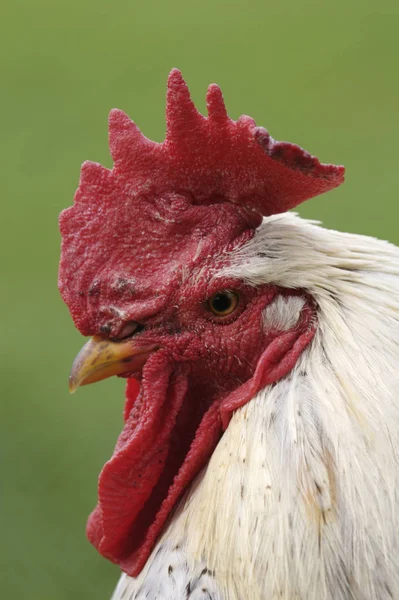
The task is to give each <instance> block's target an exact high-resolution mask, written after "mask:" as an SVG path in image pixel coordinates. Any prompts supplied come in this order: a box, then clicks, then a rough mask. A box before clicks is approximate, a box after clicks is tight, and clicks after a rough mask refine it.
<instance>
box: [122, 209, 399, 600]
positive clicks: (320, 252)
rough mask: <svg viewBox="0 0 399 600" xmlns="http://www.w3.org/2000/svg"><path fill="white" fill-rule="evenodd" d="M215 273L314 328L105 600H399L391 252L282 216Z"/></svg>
mask: <svg viewBox="0 0 399 600" xmlns="http://www.w3.org/2000/svg"><path fill="white" fill-rule="evenodd" d="M228 273H229V275H234V276H235V277H237V278H240V279H244V280H246V281H248V282H250V283H251V284H253V285H258V284H263V283H273V284H276V285H278V286H282V287H284V288H288V289H293V288H294V289H295V288H297V289H298V288H299V289H303V290H305V291H306V292H308V293H309V294H310V295H311V296H312V297H313V298H314V300H315V301H316V303H317V307H318V310H317V315H318V317H317V318H318V326H317V332H316V335H315V337H314V339H313V341H312V342H311V344H310V345H309V347H308V348H307V349H306V350H305V351H304V352H303V354H302V356H301V357H300V359H299V361H298V363H297V365H296V367H295V368H294V370H293V371H292V372H291V373H290V374H289V375H288V376H287V377H285V378H284V379H283V380H281V381H279V382H278V383H277V384H274V385H272V386H269V387H267V388H265V389H263V390H262V391H261V392H260V393H259V394H258V395H257V396H256V397H255V398H254V399H253V400H252V401H251V402H250V403H248V404H247V405H246V406H244V407H243V408H242V409H240V410H238V411H237V412H236V413H235V414H234V417H233V419H232V421H231V423H230V425H229V427H228V428H227V430H226V432H225V433H224V435H223V437H222V439H221V440H220V442H219V444H218V446H217V448H216V450H215V452H214V454H213V455H212V458H211V460H210V462H209V464H208V466H207V467H206V469H205V470H204V471H203V472H202V473H201V474H200V475H199V476H198V477H197V479H196V481H195V482H194V484H193V485H192V486H191V489H190V490H189V492H188V493H187V494H186V496H185V497H184V498H183V500H182V501H181V502H180V505H179V507H178V509H177V510H176V511H175V514H174V515H172V518H171V519H170V521H169V524H168V526H167V527H166V528H165V530H164V533H163V535H162V537H161V539H160V540H159V541H158V543H157V545H156V547H155V549H154V551H153V553H152V555H151V557H150V559H149V560H148V562H147V564H146V566H145V568H144V569H143V571H142V573H141V574H140V576H139V577H138V578H137V579H133V578H130V577H128V576H127V575H122V578H121V580H120V582H119V585H118V587H117V589H116V591H115V593H114V596H113V600H122V599H123V600H144V599H150V600H155V599H159V600H160V599H164V600H169V599H170V600H172V599H180V598H187V599H190V600H199V599H208V600H210V599H211V600H244V599H248V600H277V599H278V600H281V599H284V600H349V599H353V600H385V599H397V598H399V541H398V530H399V527H398V525H399V501H398V488H399V461H398V458H399V457H398V450H399V385H398V384H399V381H398V379H399V375H398V373H399V249H398V248H396V247H395V246H393V245H391V244H389V243H387V242H383V241H379V240H375V239H373V238H369V237H364V236H359V235H350V234H346V233H339V232H335V231H329V230H326V229H323V228H321V227H319V226H318V224H317V223H314V222H310V221H305V220H303V219H301V218H299V217H298V216H296V215H294V214H292V213H285V214H282V215H278V216H273V217H269V218H265V219H264V221H263V223H262V225H261V227H260V228H259V229H258V230H257V232H256V235H255V237H254V238H253V239H252V240H251V241H250V242H249V243H248V244H247V245H246V246H244V247H243V248H241V249H240V250H239V251H237V253H236V254H235V256H234V265H233V266H231V267H229V271H228ZM220 274H221V273H220ZM218 275H219V274H215V277H217V276H218ZM223 275H226V270H225V271H224V272H223ZM300 309H301V300H300V299H298V298H291V299H288V300H286V299H283V298H282V297H280V298H279V297H277V299H276V300H275V302H274V303H273V305H272V306H271V307H270V306H269V307H268V308H267V309H266V311H265V313H264V315H263V321H264V322H263V324H260V326H265V327H268V326H270V324H275V323H279V324H280V326H283V325H284V323H285V324H286V327H287V328H290V327H292V325H293V324H294V323H295V320H296V319H297V318H298V315H299V312H300Z"/></svg>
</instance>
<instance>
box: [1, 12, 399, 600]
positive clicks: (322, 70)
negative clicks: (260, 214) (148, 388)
mask: <svg viewBox="0 0 399 600" xmlns="http://www.w3.org/2000/svg"><path fill="white" fill-rule="evenodd" d="M323 6H325V8H323ZM327 6H328V5H327V3H326V4H325V5H323V3H320V2H314V1H313V2H311V1H307V2H306V1H301V0H289V1H281V2H280V3H277V2H269V1H267V0H258V1H254V2H251V1H249V2H245V1H243V0H242V1H240V2H234V1H231V2H218V1H217V0H213V1H212V0H202V1H201V2H190V1H189V0H169V1H163V2H160V1H158V2H154V1H152V0H147V1H146V2H136V1H134V0H130V1H127V0H124V1H118V0H116V1H114V2H111V1H109V2H106V1H105V0H97V1H96V2H94V1H91V0H69V1H68V2H67V1H61V2H57V1H56V0H35V1H32V0H14V1H13V2H9V3H8V5H7V6H6V7H4V6H3V8H2V9H1V11H2V14H1V17H0V19H1V24H0V27H1V32H0V64H1V96H0V98H1V99H0V102H1V105H2V106H1V116H0V119H1V136H0V154H1V165H2V175H1V178H0V188H1V193H0V201H1V213H0V214H1V236H0V239H1V242H0V243H1V245H2V249H1V263H2V271H1V295H0V302H1V312H0V314H1V318H2V324H1V344H0V353H1V361H0V368H1V395H2V398H1V419H0V428H1V429H0V452H1V474H0V476H1V480H0V483H1V496H0V521H1V528H0V546H1V554H0V568H1V572H0V597H1V598H16V599H25V598H29V599H30V600H47V599H57V600H58V599H59V600H63V599H70V598H73V599H74V600H79V599H82V600H83V599H88V598H90V599H91V598H93V599H94V598H95V599H97V598H98V599H99V600H100V599H104V600H106V599H107V598H108V597H109V595H110V593H111V590H112V589H113V586H114V584H115V583H116V580H117V578H118V569H117V567H115V566H113V565H111V564H110V563H108V562H107V561H106V560H104V559H102V558H101V557H100V556H99V555H98V554H97V552H96V551H95V550H94V549H93V548H92V547H91V546H90V544H89V543H88V542H87V541H86V538H85V531H84V528H85V521H86V517H87V515H88V513H89V511H90V510H91V508H92V507H93V506H94V503H95V501H96V479H97V475H98V473H99V471H100V469H101V467H102V465H103V463H104V462H105V460H107V459H108V458H109V456H110V454H111V451H112V449H113V445H114V442H115V440H116V437H117V435H118V433H119V431H120V429H121V410H122V405H123V387H124V384H123V382H122V381H120V380H117V379H114V380H108V381H105V382H103V383H102V384H101V385H98V386H97V385H96V386H93V387H88V388H85V389H83V390H80V391H79V393H77V394H76V395H75V396H73V397H70V396H69V395H68V392H67V377H68V371H69V367H70V365H71V362H72V360H73V358H74V356H75V354H76V352H77V351H78V349H79V348H80V346H81V344H82V342H83V340H82V338H81V337H80V335H79V334H78V332H76V331H75V330H74V327H73V324H72V321H71V319H70V317H69V315H68V312H67V309H66V308H65V306H64V305H63V304H62V302H61V300H60V298H59V296H58V292H57V262H58V256H59V234H58V227H57V216H58V213H59V212H60V210H61V209H62V208H64V207H66V206H68V205H70V204H71V201H72V197H73V193H74V190H75V188H76V186H77V182H78V176H79V167H80V164H81V163H82V161H83V160H85V159H92V160H95V161H99V162H102V163H103V164H105V165H106V166H110V165H111V161H110V158H109V154H108V149H107V115H108V111H109V110H110V109H111V108H112V107H115V106H116V107H119V108H122V109H124V110H126V111H127V112H128V113H129V114H130V115H131V116H132V117H133V118H134V119H135V120H136V121H137V123H138V124H139V126H140V127H141V128H142V130H143V131H144V133H145V134H146V135H147V136H149V137H152V138H153V139H155V140H158V141H160V140H162V139H163V135H164V129H165V126H164V115H163V112H164V96H165V83H166V77H167V74H168V71H169V70H170V69H171V68H172V67H174V66H177V67H179V68H180V69H182V71H183V75H184V76H185V78H186V79H187V81H188V84H189V86H190V88H191V91H192V95H193V98H194V99H195V101H196V103H197V105H198V107H199V109H200V110H203V109H204V105H205V102H204V96H205V91H206V88H207V85H208V84H209V83H211V82H214V81H215V82H217V83H219V84H220V85H221V87H222V89H223V92H224V95H225V99H226V103H227V107H228V110H229V113H230V115H231V116H232V117H234V118H237V117H238V116H239V115H240V114H241V113H247V114H250V115H251V116H253V117H255V119H256V120H257V122H258V124H261V125H264V126H266V127H267V128H269V130H270V131H271V133H272V135H273V136H274V137H276V138H277V139H288V140H291V141H294V142H297V143H299V144H301V145H303V146H304V147H305V148H306V149H307V150H309V151H311V152H312V153H315V154H317V155H318V156H319V157H320V158H321V159H322V160H323V161H326V162H328V161H331V162H338V163H344V164H345V165H346V167H347V183H346V184H345V186H343V187H342V189H339V190H336V191H334V192H332V193H330V194H329V195H327V196H325V197H323V198H318V199H314V200H312V201H310V202H308V203H307V204H306V205H305V206H303V207H302V208H301V209H300V212H301V214H302V215H305V216H307V217H311V218H315V219H322V220H323V221H324V223H325V224H326V225H327V226H328V227H333V228H340V229H345V230H353V231H356V232H360V233H366V234H371V235H376V236H379V237H382V238H386V239H390V240H391V241H394V242H397V243H398V242H399V231H398V227H397V222H398V217H399V198H398V186H399V183H398V166H397V165H398V159H399V148H398V139H399V118H398V100H399V83H398V73H399V59H398V53H399V16H398V14H399V13H398V9H397V8H395V6H396V2H392V4H391V5H388V3H384V2H375V1H373V2H369V1H367V0H363V1H362V2H360V1H359V2H356V3H352V4H350V3H348V2H342V1H335V2H334V3H331V7H330V8H327Z"/></svg>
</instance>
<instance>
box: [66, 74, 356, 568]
mask: <svg viewBox="0 0 399 600" xmlns="http://www.w3.org/2000/svg"><path fill="white" fill-rule="evenodd" d="M207 109H208V117H203V116H202V115H200V114H199V113H198V111H197V110H196V108H195V106H194V104H193V103H192V101H191V99H190V94H189V91H188V88H187V86H186V84H185V82H184V81H183V79H182V77H181V74H180V73H179V71H177V70H176V69H174V70H173V71H172V72H171V74H170V76H169V81H168V93H167V109H166V120H167V135H166V139H165V141H164V142H162V143H161V144H157V143H155V142H152V141H151V140H148V139H147V138H145V137H144V136H143V135H142V134H141V132H140V131H139V129H138V128H137V126H136V125H135V124H134V123H133V122H132V121H130V119H129V118H128V117H127V116H126V115H125V114H124V113H122V112H121V111H112V112H111V115H110V122H109V126H110V127H109V140H110V150H111V155H112V158H113V161H114V166H113V168H112V170H108V169H105V168H104V167H102V166H101V165H98V164H96V163H89V162H88V163H85V164H84V165H83V167H82V171H81V178H80V183H79V188H78V190H77V192H76V195H75V202H74V206H73V207H71V208H69V209H67V210H65V211H64V212H63V213H62V214H61V217H60V229H61V233H62V238H63V241H62V256H61V263H60V272H59V288H60V291H61V294H62V297H63V299H64V301H65V302H66V303H67V305H68V307H69V309H70V312H71V315H72V317H73V319H74V322H75V324H76V326H77V328H78V329H79V330H80V332H81V333H82V334H83V335H97V336H98V335H100V336H104V337H109V338H111V339H112V338H117V337H118V336H119V335H120V334H121V332H123V330H124V328H125V327H126V326H128V324H129V322H130V321H137V322H138V323H140V324H142V325H144V329H142V330H141V331H140V332H139V333H137V334H135V335H134V344H135V346H136V347H137V344H142V346H143V347H145V346H147V345H149V344H150V345H151V344H156V345H157V347H159V350H158V351H156V352H155V353H154V354H153V355H151V356H150V358H149V359H148V361H147V363H146V364H145V366H144V369H143V373H142V375H141V376H140V375H137V377H138V378H139V379H140V377H141V381H140V382H138V380H137V379H136V378H130V379H128V384H127V401H126V407H125V421H126V423H125V427H124V430H123V432H122V434H121V436H120V438H119V440H118V443H117V445H116V448H115V451H114V454H113V456H112V458H111V460H110V461H109V462H108V463H107V464H106V465H105V467H104V469H103V471H102V473H101V475H100V479H99V504H98V506H97V508H96V509H95V511H94V512H93V514H92V515H91V517H90V519H89V523H88V536H89V538H90V540H91V541H92V542H93V544H94V545H95V546H96V547H97V548H98V549H99V551H100V552H101V553H102V554H103V555H104V556H106V557H108V558H109V559H110V560H112V561H114V562H116V563H118V564H119V565H120V566H121V568H122V569H123V570H124V571H126V572H127V573H128V574H129V575H137V574H138V573H139V572H140V570H141V569H142V567H143V565H144V564H145V561H146V560H147V558H148V556H149V554H150V552H151V549H152V548H153V546H154V543H155V540H156V537H157V536H158V534H159V533H160V531H161V529H162V526H163V524H164V522H165V520H166V518H167V516H168V515H169V514H170V511H171V509H172V508H173V506H175V504H176V502H177V500H178V499H179V497H180V496H181V494H182V493H183V491H184V490H185V488H186V487H187V485H188V484H189V483H190V482H191V481H192V480H193V478H194V477H195V475H196V474H197V473H198V472H199V471H200V469H201V468H202V467H203V466H204V465H205V464H206V462H207V460H208V459H209V457H210V455H211V453H212V451H213V450H214V448H215V446H216V444H217V442H218V440H219V438H220V436H221V434H222V432H223V429H225V428H226V427H227V426H228V423H229V419H230V417H231V415H232V413H233V412H234V410H236V409H237V408H238V407H239V406H242V405H243V404H245V403H246V402H248V401H249V400H251V398H253V396H254V395H255V394H256V393H257V392H258V391H259V390H260V389H262V388H263V387H264V386H266V385H268V384H270V383H272V382H274V381H277V380H278V379H280V378H281V377H283V376H284V375H286V374H287V373H288V372H289V371H290V369H292V367H293V366H294V365H295V362H296V360H297V358H298V356H299V355H300V353H301V352H302V350H303V349H304V348H305V347H306V345H307V344H308V343H309V342H310V340H311V338H312V336H313V333H314V323H315V319H314V309H313V306H312V303H311V300H310V299H309V298H306V297H305V296H304V297H305V298H306V303H305V306H304V308H303V310H302V314H301V317H300V319H299V321H298V323H297V325H296V326H295V327H294V328H293V329H292V330H291V331H287V332H281V331H272V330H270V329H268V327H267V324H266V325H265V324H264V323H263V319H262V312H263V310H264V309H265V307H266V306H267V305H268V304H269V303H270V302H272V300H273V298H274V297H275V295H276V294H278V293H282V294H300V292H290V291H287V290H278V289H276V288H275V287H273V286H259V287H256V288H255V287H250V286H248V285H245V283H243V282H239V281H236V280H223V279H221V278H216V277H215V276H216V275H217V273H219V272H220V269H221V268H222V267H223V266H224V265H226V264H228V261H229V260H230V258H229V257H230V255H231V251H232V250H234V249H236V248H239V247H241V246H242V245H243V244H245V242H246V241H248V240H249V239H250V238H251V237H252V236H253V235H254V233H255V231H256V228H257V227H258V226H259V225H260V223H261V220H262V215H271V214H276V213H279V212H284V211H286V210H289V209H290V208H293V207H294V206H297V205H298V204H299V203H300V202H302V201H303V200H306V199H308V198H311V197H313V196H316V195H318V194H320V193H323V192H326V191H328V190H331V189H333V188H335V187H337V186H338V185H340V184H341V183H342V182H343V178H344V169H343V167H340V166H334V165H330V164H322V163H320V162H319V160H318V159H317V158H315V157H313V156H311V155H310V154H309V153H307V152H305V151H304V150H302V149H301V148H299V146H296V145H295V144H289V143H286V142H277V141H275V140H273V138H271V136H270V135H269V134H268V132H267V131H266V130H265V129H263V128H261V127H256V124H255V122H254V121H253V119H251V118H250V117H245V116H243V117H240V119H238V121H232V120H231V119H230V118H229V117H228V115H227V112H226V109H225V106H224V102H223V98H222V95H221V92H220V89H219V88H218V87H217V86H215V85H211V86H210V87H209V90H208V94H207ZM226 289H228V290H236V291H237V293H238V294H239V296H240V303H239V305H238V307H237V310H236V311H235V313H234V314H232V315H231V316H230V317H228V318H226V319H224V318H222V319H219V318H215V317H214V316H212V314H211V313H210V311H209V308H207V302H206V301H207V299H208V298H209V297H210V296H211V295H212V294H214V293H216V292H218V291H221V290H226ZM132 339H133V338H132Z"/></svg>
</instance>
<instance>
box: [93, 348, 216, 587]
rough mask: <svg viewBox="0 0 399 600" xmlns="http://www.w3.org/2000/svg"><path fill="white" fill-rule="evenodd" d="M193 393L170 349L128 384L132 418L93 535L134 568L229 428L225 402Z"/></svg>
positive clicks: (102, 483)
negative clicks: (191, 395) (222, 412)
mask: <svg viewBox="0 0 399 600" xmlns="http://www.w3.org/2000/svg"><path fill="white" fill-rule="evenodd" d="M193 400H194V399H193V398H189V393H188V375H187V373H185V372H184V371H183V370H182V369H181V368H178V367H176V366H175V365H174V364H173V363H172V362H171V361H170V359H169V357H168V355H167V354H166V353H164V352H163V351H159V352H157V353H156V354H154V355H153V356H152V357H150V359H149V360H148V361H147V364H146V366H145V368H144V372H143V379H142V383H141V386H140V389H139V391H138V386H137V382H136V381H135V380H129V382H128V386H127V403H126V417H127V419H126V423H125V426H124V428H123V430H122V433H121V434H120V436H119V439H118V442H117V444H116V447H115V450H114V453H113V456H112V457H111V459H110V460H109V461H108V462H107V463H106V464H105V466H104V468H103V470H102V472H101V474H100V477H99V484H98V504H97V507H96V508H95V510H94V511H93V512H92V514H91V515H90V517H89V520H88V524H87V535H88V538H89V540H90V541H91V543H92V544H93V545H94V546H95V547H96V548H97V549H98V551H99V552H100V553H101V554H102V555H103V556H105V557H106V558H108V559H110V560H112V561H113V562H115V563H117V564H119V565H120V566H121V568H122V569H123V570H124V571H125V572H126V573H128V574H129V575H134V576H135V575H137V574H138V573H139V572H140V570H141V569H142V568H143V566H144V564H145V562H146V560H147V558H148V556H149V554H150V553H151V550H152V548H153V546H154V544H155V541H156V538H157V537H158V535H159V533H160V531H161V529H162V527H163V525H164V523H165V521H166V519H167V517H168V515H169V513H170V511H171V510H172V508H173V507H174V505H175V504H176V502H177V501H178V499H179V497H180V496H181V494H182V493H183V491H184V489H185V488H186V487H187V485H188V484H189V483H190V482H191V481H192V480H193V478H194V477H195V475H196V474H197V473H198V471H199V470H200V469H201V468H202V467H203V466H204V465H205V464H206V462H207V461H208V459H209V457H210V455H211V454H212V452H213V450H214V448H215V446H216V444H217V442H218V440H219V438H220V435H221V430H222V428H221V419H220V413H219V407H218V406H216V405H212V406H210V407H209V405H206V404H201V402H196V401H193Z"/></svg>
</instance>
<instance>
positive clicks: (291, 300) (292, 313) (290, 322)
mask: <svg viewBox="0 0 399 600" xmlns="http://www.w3.org/2000/svg"><path fill="white" fill-rule="evenodd" d="M304 304H305V300H304V299H303V298H301V297H300V296H281V295H278V296H277V297H276V298H275V299H274V300H273V302H271V303H270V304H269V305H268V306H267V307H266V308H265V310H264V311H263V314H262V318H263V327H264V328H265V329H266V330H267V331H270V330H271V329H276V330H277V331H288V330H289V329H292V327H295V325H296V324H297V322H298V320H299V317H300V314H301V310H302V309H303V307H304Z"/></svg>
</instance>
